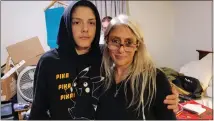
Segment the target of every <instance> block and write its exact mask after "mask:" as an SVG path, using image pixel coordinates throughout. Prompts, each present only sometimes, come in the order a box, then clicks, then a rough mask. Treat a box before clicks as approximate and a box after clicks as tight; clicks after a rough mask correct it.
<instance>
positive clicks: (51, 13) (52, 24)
mask: <svg viewBox="0 0 214 121" xmlns="http://www.w3.org/2000/svg"><path fill="white" fill-rule="evenodd" d="M64 9H65V8H64V7H58V8H51V9H47V10H46V11H45V20H46V31H47V44H48V46H49V47H50V48H51V49H52V48H56V47H57V34H58V30H59V24H60V18H61V16H62V14H63V12H64Z"/></svg>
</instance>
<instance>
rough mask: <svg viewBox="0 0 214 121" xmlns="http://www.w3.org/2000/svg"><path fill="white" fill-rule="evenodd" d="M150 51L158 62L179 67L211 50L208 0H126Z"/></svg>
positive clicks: (210, 5) (209, 5) (175, 67)
mask: <svg viewBox="0 0 214 121" xmlns="http://www.w3.org/2000/svg"><path fill="white" fill-rule="evenodd" d="M129 13H130V15H131V16H133V17H134V18H135V19H136V20H138V22H139V23H140V25H141V27H142V29H143V31H144V36H145V41H146V44H147V47H148V50H149V52H150V53H151V55H152V57H153V59H154V61H155V62H156V64H157V65H158V66H167V67H171V68H173V69H176V70H179V68H180V67H181V66H182V65H184V64H186V63H188V62H190V61H194V60H197V59H198V53H197V52H196V49H202V50H209V51H211V50H212V46H211V43H212V33H211V32H212V23H211V22H212V21H211V20H212V18H211V15H212V14H211V13H212V2H211V1H129Z"/></svg>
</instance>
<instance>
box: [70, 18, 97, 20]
mask: <svg viewBox="0 0 214 121" xmlns="http://www.w3.org/2000/svg"><path fill="white" fill-rule="evenodd" d="M72 19H77V20H82V19H81V18H72ZM89 20H90V21H91V20H96V19H95V18H90V19H89Z"/></svg>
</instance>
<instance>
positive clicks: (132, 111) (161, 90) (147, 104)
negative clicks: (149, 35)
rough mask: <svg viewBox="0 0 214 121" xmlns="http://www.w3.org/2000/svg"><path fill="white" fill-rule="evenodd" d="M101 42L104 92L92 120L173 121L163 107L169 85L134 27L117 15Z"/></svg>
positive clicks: (171, 113)
mask: <svg viewBox="0 0 214 121" xmlns="http://www.w3.org/2000/svg"><path fill="white" fill-rule="evenodd" d="M105 41H106V45H105V47H104V52H103V61H102V71H103V74H104V75H105V77H106V79H105V88H104V89H103V91H104V93H103V95H102V96H101V97H100V100H99V104H98V108H97V111H96V119H98V120H100V119H101V120H109V119H115V120H136V119H147V120H148V119H153V120H155V119H165V120H166V119H176V118H175V114H174V112H173V111H172V110H168V109H167V105H166V104H164V103H163V101H164V99H165V97H166V96H167V95H170V94H172V92H171V88H170V84H169V83H168V80H167V78H166V76H165V75H164V74H163V72H161V71H160V70H158V69H156V67H155V65H154V63H153V62H152V60H151V58H150V56H149V54H148V52H147V50H146V46H145V43H144V39H143V36H142V34H141V32H140V30H139V29H138V26H137V25H136V24H134V23H133V22H132V21H131V20H130V19H129V18H128V16H126V15H120V16H118V17H116V18H114V19H112V20H111V22H110V24H109V26H108V28H107V30H106V32H105Z"/></svg>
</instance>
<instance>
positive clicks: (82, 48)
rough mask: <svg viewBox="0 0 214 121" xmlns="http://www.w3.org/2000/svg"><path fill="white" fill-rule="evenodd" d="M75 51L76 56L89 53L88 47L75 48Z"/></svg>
mask: <svg viewBox="0 0 214 121" xmlns="http://www.w3.org/2000/svg"><path fill="white" fill-rule="evenodd" d="M75 49H76V52H77V54H78V55H83V54H86V53H88V52H89V49H90V47H76V48H75Z"/></svg>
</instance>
